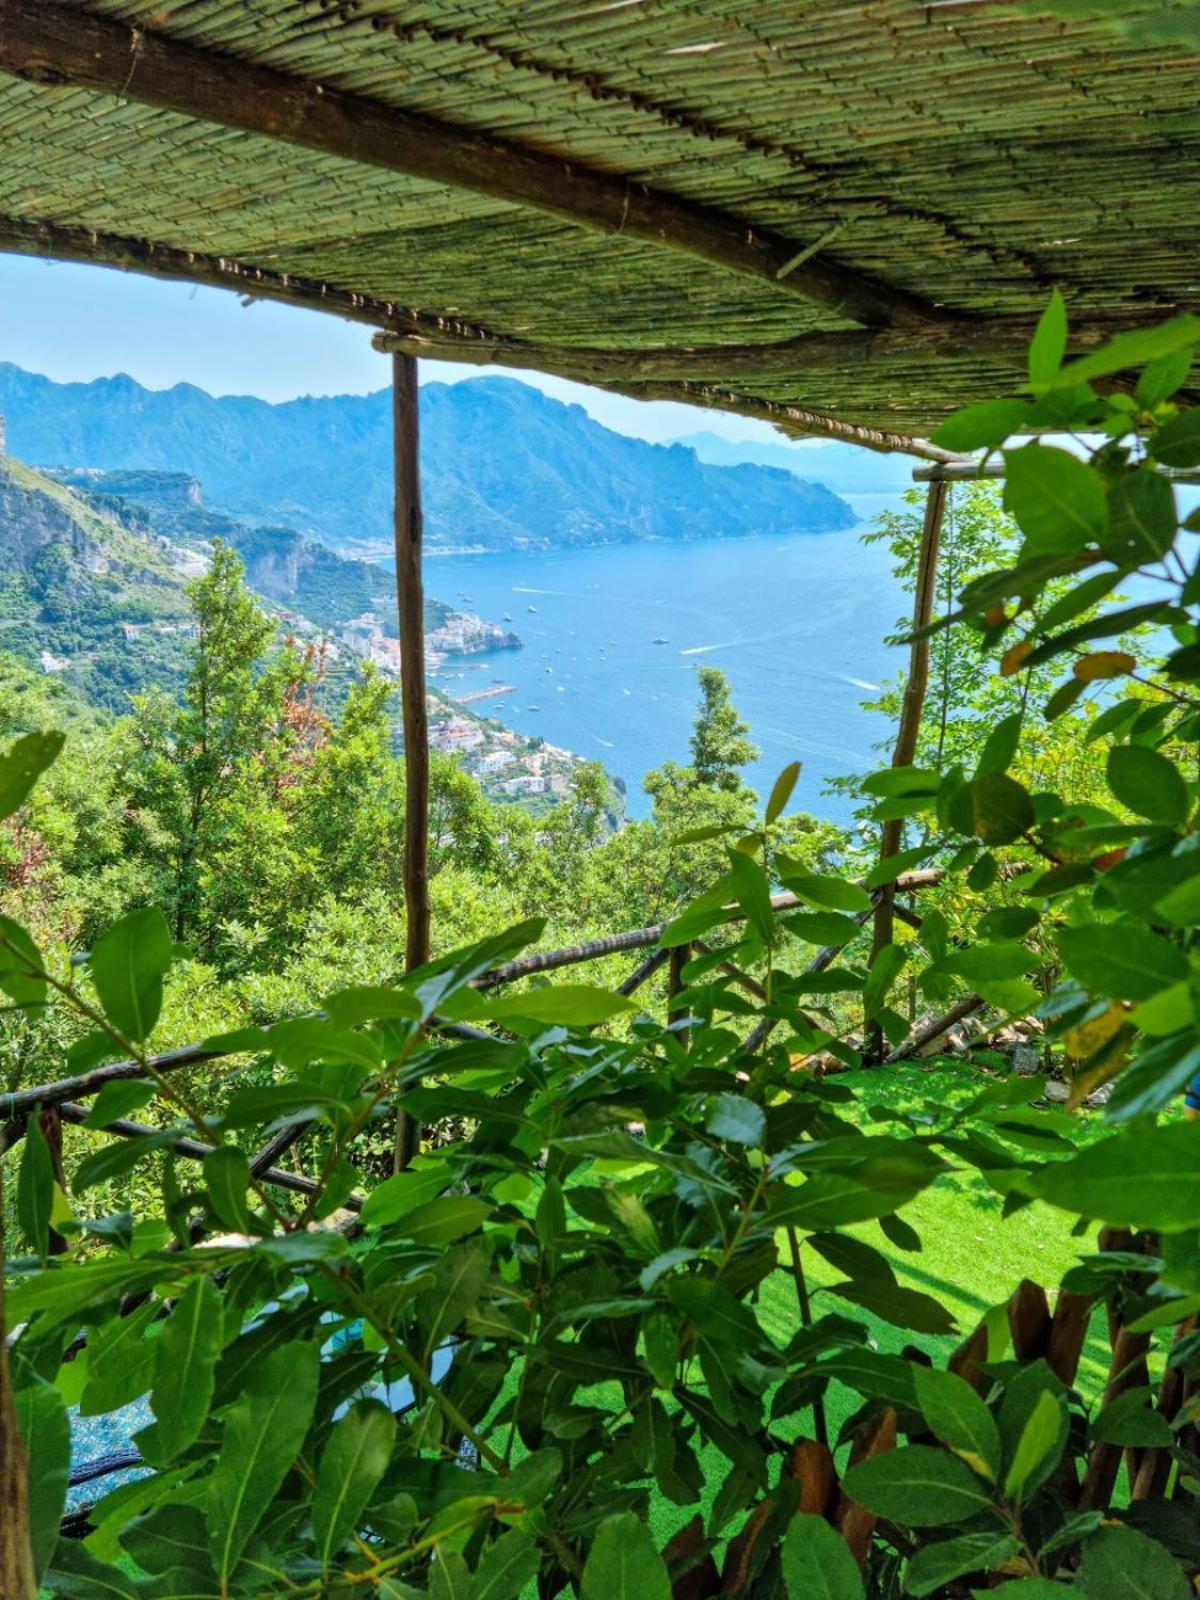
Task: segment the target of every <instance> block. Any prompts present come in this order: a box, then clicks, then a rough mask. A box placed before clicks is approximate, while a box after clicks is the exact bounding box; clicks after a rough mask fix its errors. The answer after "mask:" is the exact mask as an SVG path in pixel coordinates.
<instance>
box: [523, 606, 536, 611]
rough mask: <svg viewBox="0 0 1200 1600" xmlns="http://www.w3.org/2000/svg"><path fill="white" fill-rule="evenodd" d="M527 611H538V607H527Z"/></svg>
mask: <svg viewBox="0 0 1200 1600" xmlns="http://www.w3.org/2000/svg"><path fill="white" fill-rule="evenodd" d="M525 609H526V611H536V610H537V607H536V606H526V607H525Z"/></svg>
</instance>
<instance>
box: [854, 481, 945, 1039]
mask: <svg viewBox="0 0 1200 1600" xmlns="http://www.w3.org/2000/svg"><path fill="white" fill-rule="evenodd" d="M949 492H950V491H949V488H948V486H947V485H946V484H944V483H931V484H930V485H929V489H928V491H927V493H926V496H925V521H924V524H923V527H922V529H921V550H920V554H919V557H918V560H917V583H916V592H915V594H914V595H913V642H912V648H911V650H910V652H909V659H908V679H907V681H906V683H905V685H904V699H903V701H902V703H901V706H900V726H899V728H898V729H897V730H896V746H895V749H894V750H893V751H892V766H893V767H908V766H911V765H912V762H913V759H914V757H915V756H916V753H917V737H918V735H919V733H920V731H921V713H922V711H923V710H924V709H925V691H926V689H927V687H928V685H929V638H928V636H927V635H926V634H925V631H924V630H925V629H926V628H927V627H928V626H929V623H930V622H931V621H932V619H933V602H934V595H935V592H936V588H937V565H938V553H939V550H940V548H941V541H942V519H943V517H944V516H945V512H946V501H947V498H948V496H949ZM903 832H904V823H903V820H902V819H901V818H894V819H891V820H889V821H887V822H885V823H884V824H883V829H882V833H881V835H880V844H879V857H880V860H881V861H886V860H887V859H888V857H889V856H894V855H896V853H897V852H898V851H899V849H900V841H901V838H902V837H903ZM895 899H896V886H895V884H894V883H889V884H885V885H884V887H883V888H882V889H881V890H880V892H879V897H878V898H877V900H876V901H875V934H874V938H873V939H872V941H871V960H872V961H874V959H875V957H876V956H877V955H878V954H879V952H880V951H881V950H882V949H884V948H885V947H886V946H887V945H889V944H891V942H892V935H893V933H894V932H895V927H896V916H895V911H894V909H893V907H894V905H895ZM882 1054H883V1033H882V1030H881V1028H880V1027H879V1024H878V1023H873V1024H872V1025H871V1027H870V1029H869V1030H868V1034H867V1059H868V1060H878V1059H879V1058H880V1056H882Z"/></svg>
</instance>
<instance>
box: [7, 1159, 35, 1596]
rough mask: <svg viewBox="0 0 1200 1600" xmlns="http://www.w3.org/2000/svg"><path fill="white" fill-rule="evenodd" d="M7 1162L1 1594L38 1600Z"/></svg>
mask: <svg viewBox="0 0 1200 1600" xmlns="http://www.w3.org/2000/svg"><path fill="white" fill-rule="evenodd" d="M3 1180H4V1164H3V1162H0V1595H3V1596H4V1600H37V1592H38V1586H37V1584H36V1582H35V1581H34V1576H33V1551H32V1549H31V1548H30V1543H29V1531H30V1530H29V1468H28V1464H27V1462H26V1459H25V1447H24V1445H23V1444H22V1443H21V1435H20V1433H19V1432H18V1430H17V1409H16V1403H15V1401H14V1399H13V1390H12V1379H11V1376H10V1374H9V1368H8V1337H7V1332H8V1330H7V1327H6V1324H5V1319H4V1273H5V1260H4V1205H5V1196H4V1181H3Z"/></svg>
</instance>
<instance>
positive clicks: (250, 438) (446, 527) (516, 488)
mask: <svg viewBox="0 0 1200 1600" xmlns="http://www.w3.org/2000/svg"><path fill="white" fill-rule="evenodd" d="M421 393H422V402H423V403H422V415H421V434H422V460H423V468H424V472H423V479H424V483H423V487H424V498H425V513H426V529H427V537H428V540H429V543H430V545H431V546H433V547H435V548H442V549H491V550H505V549H530V550H533V549H552V548H561V547H564V546H572V545H585V544H601V543H604V544H608V543H612V544H616V543H622V542H627V541H630V540H636V539H662V540H687V539H702V538H716V537H736V536H738V535H745V534H766V535H772V536H780V535H788V534H794V533H814V532H828V531H833V530H836V529H840V528H848V527H850V526H852V524H853V522H854V520H855V517H854V513H853V512H852V511H851V509H850V507H849V506H848V505H846V503H845V502H844V501H843V500H841V499H839V498H838V496H837V495H836V494H834V493H833V492H831V490H829V489H828V488H826V487H824V486H823V485H822V484H821V483H816V482H803V481H801V480H800V479H798V478H796V477H795V476H792V475H784V474H782V473H780V472H779V471H777V470H775V471H764V470H762V466H763V465H767V466H770V467H775V468H777V467H778V466H779V465H781V464H782V463H779V462H776V461H771V462H769V463H763V464H753V463H751V464H749V465H747V464H745V463H742V464H740V466H739V470H737V471H736V472H729V471H727V470H725V467H724V466H723V465H721V464H716V465H714V464H712V463H711V462H709V461H706V459H705V457H704V452H703V451H701V452H700V453H699V455H697V453H695V452H694V451H693V450H692V449H691V448H688V447H687V446H688V441H687V440H685V441H683V443H684V445H685V448H684V449H682V450H681V449H676V448H672V447H671V446H669V445H658V444H650V443H647V442H646V441H644V440H641V439H635V438H630V437H629V436H627V435H625V434H620V433H615V432H613V430H611V429H609V428H606V427H604V426H603V424H601V423H599V422H597V421H595V419H594V418H592V417H590V416H589V415H588V413H587V412H586V411H585V410H584V408H583V407H582V406H580V405H574V404H564V403H563V402H562V401H560V400H556V399H554V398H553V397H551V396H550V395H547V394H544V393H543V392H542V391H541V390H538V389H534V388H532V387H531V386H530V385H528V384H525V383H521V382H520V381H519V380H518V379H515V378H508V377H504V376H501V375H498V374H488V375H486V376H483V377H478V378H468V379H464V380H463V381H461V382H459V383H450V384H447V383H431V384H428V385H426V386H424V387H423V388H422V391H421ZM0 412H6V413H7V415H8V425H9V448H10V449H11V450H13V451H14V453H16V454H17V455H19V456H21V457H22V458H23V459H25V460H27V461H35V462H38V463H40V464H42V465H45V466H55V467H58V466H65V467H101V468H106V469H124V470H136V471H140V472H146V471H152V472H153V471H157V472H176V473H180V472H181V473H186V474H189V475H190V476H192V477H194V478H197V479H199V480H200V482H201V483H202V484H203V486H204V497H205V501H206V502H207V503H208V504H209V505H210V506H212V507H214V508H215V509H218V510H224V511H226V512H229V513H232V514H235V515H237V516H240V517H244V518H248V519H251V520H253V521H258V522H264V521H270V522H272V523H285V524H287V525H289V526H290V527H293V528H295V529H297V530H298V531H299V532H301V533H303V534H305V535H307V536H308V537H309V538H315V539H319V540H321V541H322V542H324V543H325V544H328V545H330V546H333V547H334V548H341V549H352V550H357V551H360V552H362V553H366V554H379V553H382V552H383V551H384V550H386V549H387V548H389V547H390V544H391V538H392V531H391V516H392V471H391V460H392V441H391V400H390V395H389V392H388V391H387V390H383V389H381V390H378V391H376V392H375V393H373V394H368V395H334V396H324V397H320V396H308V397H305V398H303V399H297V400H289V401H285V402H282V403H279V404H272V403H270V402H267V401H264V400H260V399H255V398H253V397H249V396H235V395H226V396H220V397H217V396H213V395H210V394H207V393H206V392H205V391H204V390H202V389H199V388H197V387H196V386H195V385H193V384H188V383H179V384H176V385H175V387H174V388H171V389H166V390H152V389H147V388H145V387H143V386H142V385H141V384H139V383H137V382H136V381H135V380H134V379H133V378H131V377H129V375H128V374H126V373H120V374H117V375H116V376H115V377H112V378H104V379H97V380H96V381H95V382H93V383H76V384H59V383H55V382H54V381H52V380H51V379H49V378H45V377H41V376H39V375H37V374H34V373H28V372H25V371H23V370H22V369H21V368H19V367H16V366H13V365H12V364H11V363H0ZM781 448H786V447H781ZM814 454H815V452H814Z"/></svg>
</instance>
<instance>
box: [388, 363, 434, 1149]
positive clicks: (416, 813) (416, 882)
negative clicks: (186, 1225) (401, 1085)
mask: <svg viewBox="0 0 1200 1600" xmlns="http://www.w3.org/2000/svg"><path fill="white" fill-rule="evenodd" d="M392 420H393V438H394V443H395V473H396V505H395V529H396V600H397V604H398V606H399V610H400V704H401V710H402V713H403V720H404V915H405V941H404V968H405V971H406V972H412V971H413V970H414V969H415V968H416V967H422V966H424V965H425V963H426V962H427V961H428V960H429V925H430V906H429V714H428V707H427V704H426V698H425V582H424V576H423V574H422V570H421V555H422V545H423V542H424V518H423V515H422V511H421V437H420V423H419V399H418V378H417V363H416V358H415V357H413V356H403V355H395V356H393V357H392ZM419 1141H420V1125H419V1124H418V1123H417V1122H416V1121H415V1120H414V1119H413V1118H412V1117H410V1116H409V1115H408V1113H407V1112H405V1111H398V1112H397V1113H396V1145H395V1151H394V1157H393V1165H394V1168H395V1170H396V1171H397V1172H404V1171H406V1170H407V1168H408V1166H409V1165H410V1163H411V1162H412V1159H413V1157H414V1156H415V1155H416V1153H417V1149H418V1146H419Z"/></svg>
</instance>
